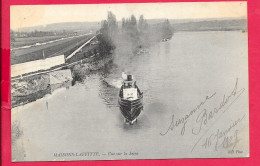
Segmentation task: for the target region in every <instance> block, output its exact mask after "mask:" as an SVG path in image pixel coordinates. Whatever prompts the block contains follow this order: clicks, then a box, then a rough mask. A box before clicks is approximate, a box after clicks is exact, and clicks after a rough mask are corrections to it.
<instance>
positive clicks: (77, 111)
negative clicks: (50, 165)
mask: <svg viewBox="0 0 260 166" xmlns="http://www.w3.org/2000/svg"><path fill="white" fill-rule="evenodd" d="M247 52H248V51H247V33H242V32H239V31H227V32H179V33H175V34H174V36H173V38H172V40H170V41H167V42H161V43H158V44H156V45H155V46H153V47H151V48H150V49H149V53H144V54H140V55H136V56H131V57H128V56H127V55H115V60H114V64H115V65H111V66H112V67H110V68H109V69H108V70H106V71H100V72H97V73H93V74H90V75H88V76H87V77H86V79H85V80H84V81H83V82H76V84H75V85H73V86H70V87H69V88H61V89H58V90H56V91H55V92H54V93H53V94H51V95H47V96H45V97H44V98H42V99H39V100H37V101H35V102H32V103H29V104H26V105H23V106H19V107H16V108H14V109H13V110H12V124H13V125H16V126H18V128H19V131H20V136H19V137H18V138H17V139H15V140H13V143H12V146H13V147H12V148H13V149H12V153H13V155H12V159H13V160H14V161H48V160H51V161H52V160H94V159H98V160H102V159H123V158H127V159H134V158H146V159H149V158H186V157H223V156H226V155H228V154H227V152H226V151H221V150H219V151H214V150H212V149H203V148H201V146H200V145H201V144H202V143H203V142H201V143H200V142H199V145H198V146H197V147H196V148H195V149H194V151H193V152H191V149H192V148H193V147H194V144H195V143H196V142H197V140H198V139H199V138H200V136H202V135H194V134H192V132H191V131H192V128H193V127H194V126H195V125H198V124H197V123H195V122H196V117H197V116H198V113H199V112H197V114H196V115H194V117H191V118H190V120H189V121H188V122H187V124H186V129H185V134H184V135H181V127H179V128H176V129H174V130H172V131H169V132H168V133H167V134H166V135H164V136H162V135H161V134H160V133H165V132H166V131H167V129H168V127H169V125H170V124H171V120H172V115H173V114H174V116H175V117H176V119H177V118H182V117H183V116H185V115H186V114H187V113H189V112H190V111H191V110H192V109H194V108H195V107H197V105H199V104H200V103H201V102H202V101H204V100H205V98H206V96H210V95H213V94H214V93H216V94H215V95H214V98H213V99H210V100H209V101H207V102H206V103H205V105H203V107H205V108H209V109H210V108H213V107H216V106H218V105H219V104H218V103H220V102H221V100H222V99H223V95H226V96H227V95H229V94H230V93H231V91H232V90H233V89H234V87H235V84H236V79H238V82H237V88H238V89H242V88H245V92H244V93H243V94H242V95H241V96H240V98H239V99H238V100H237V102H235V103H234V104H233V105H232V106H231V107H230V110H229V111H226V112H225V114H224V116H222V117H220V118H219V119H218V120H217V121H215V122H214V123H213V122H210V123H209V125H208V126H207V125H205V127H204V128H203V129H202V131H203V132H204V131H207V129H208V128H210V127H211V130H212V131H214V129H217V128H218V127H223V125H222V124H223V123H224V122H227V125H229V123H228V122H229V121H232V120H236V118H239V117H240V115H243V114H246V118H244V119H243V121H242V122H241V124H240V125H241V126H246V127H242V128H243V129H241V132H240V133H246V134H245V136H242V137H241V138H240V142H242V143H241V144H242V145H241V146H242V148H244V147H247V145H245V144H246V143H244V142H246V140H247V139H248V136H247V133H248V127H247V123H248V118H247V117H248V70H247V67H248V66H247V63H248V56H247ZM122 71H127V72H131V73H132V74H133V75H134V78H135V79H136V81H137V85H138V86H139V88H140V89H141V91H143V92H144V111H143V112H142V113H141V114H140V116H139V118H138V122H137V123H135V124H134V125H127V124H124V121H123V117H122V115H121V113H120V111H119V108H118V103H117V100H118V92H119V87H120V80H121V73H122ZM195 127H196V126H195ZM203 132H201V133H203ZM241 135H243V134H241ZM237 146H238V145H237ZM83 152H98V153H99V154H98V156H88V155H83V156H75V154H76V153H78V154H80V153H83ZM130 152H132V153H133V155H129V153H130ZM60 153H73V154H70V155H71V156H68V154H66V155H65V156H64V155H63V156H61V157H58V156H57V155H58V154H60ZM113 153H115V155H112V154H113ZM117 153H118V154H117ZM119 153H122V154H121V155H120V154H119ZM124 153H127V155H124ZM244 153H245V154H246V153H247V151H246V150H244ZM73 155H74V156H73Z"/></svg>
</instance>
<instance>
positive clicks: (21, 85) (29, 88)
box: [11, 55, 113, 108]
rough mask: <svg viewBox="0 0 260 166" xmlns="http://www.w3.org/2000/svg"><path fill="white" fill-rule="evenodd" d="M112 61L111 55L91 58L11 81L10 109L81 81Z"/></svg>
mask: <svg viewBox="0 0 260 166" xmlns="http://www.w3.org/2000/svg"><path fill="white" fill-rule="evenodd" d="M112 60H113V58H112V55H108V56H105V57H101V56H93V57H90V58H89V59H85V60H82V61H79V62H77V63H74V64H72V65H71V66H69V67H66V68H62V69H60V70H57V71H51V72H49V73H44V74H38V75H32V76H28V77H23V78H20V79H16V80H13V81H12V83H11V98H12V100H11V101H12V103H11V104H12V108H14V107H17V106H20V105H24V104H27V103H30V102H33V101H35V100H37V99H40V98H42V97H44V96H45V95H47V94H51V93H52V92H53V91H55V90H56V89H59V88H61V87H68V86H71V85H73V84H74V83H75V82H76V81H81V80H83V79H84V78H85V77H86V75H87V74H88V73H90V72H92V71H96V70H100V69H101V68H102V67H104V66H105V65H106V64H108V63H109V62H111V61H112Z"/></svg>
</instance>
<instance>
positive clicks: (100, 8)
mask: <svg viewBox="0 0 260 166" xmlns="http://www.w3.org/2000/svg"><path fill="white" fill-rule="evenodd" d="M10 10H11V13H10V17H11V18H10V24H11V25H10V26H11V29H13V30H17V29H19V28H24V27H32V26H38V25H47V24H52V23H60V22H86V21H89V22H96V21H101V20H104V19H106V18H107V12H108V11H112V12H113V13H114V14H115V15H116V17H117V20H121V19H122V18H123V17H129V16H131V15H132V14H134V15H135V16H136V17H137V18H139V16H140V15H142V14H143V15H144V17H145V18H146V19H159V18H168V19H200V18H201V19H207V18H235V17H237V18H247V3H246V2H178V3H176V2H174V3H128V4H77V5H15V6H11V9H10Z"/></svg>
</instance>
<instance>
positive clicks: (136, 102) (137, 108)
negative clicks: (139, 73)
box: [118, 75, 143, 125]
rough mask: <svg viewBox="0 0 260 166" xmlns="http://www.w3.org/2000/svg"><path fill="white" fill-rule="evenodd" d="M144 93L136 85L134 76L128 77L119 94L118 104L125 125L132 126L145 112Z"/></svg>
mask: <svg viewBox="0 0 260 166" xmlns="http://www.w3.org/2000/svg"><path fill="white" fill-rule="evenodd" d="M142 100H143V93H142V92H141V91H140V89H139V88H138V87H137V85H136V81H134V80H133V76H132V75H127V78H126V79H124V81H123V85H122V86H121V89H120V92H119V99H118V103H119V106H120V111H121V113H122V115H123V116H124V118H125V123H127V124H130V125H132V124H133V123H134V122H137V117H138V116H139V115H140V113H141V111H142V110H143V103H142Z"/></svg>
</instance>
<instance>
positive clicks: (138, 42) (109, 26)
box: [97, 11, 173, 54]
mask: <svg viewBox="0 0 260 166" xmlns="http://www.w3.org/2000/svg"><path fill="white" fill-rule="evenodd" d="M172 35H173V31H172V27H171V24H170V22H169V20H168V19H165V20H164V21H163V22H161V23H157V24H152V25H150V24H148V22H147V20H146V19H145V18H144V16H143V15H141V16H140V17H139V19H138V20H137V19H136V17H135V15H131V16H130V17H128V18H125V17H124V18H122V20H121V25H119V21H117V19H116V16H115V15H114V14H113V13H112V12H111V11H109V12H108V14H107V19H106V20H103V21H102V22H101V28H100V30H99V31H98V35H97V37H98V39H99V41H100V50H101V53H103V54H107V53H110V52H111V50H113V49H115V48H116V47H117V45H118V42H121V41H124V40H127V41H128V42H130V43H131V46H132V47H133V49H132V50H133V51H136V49H139V48H142V47H146V46H149V45H151V43H154V42H158V41H161V40H163V39H171V37H172Z"/></svg>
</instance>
